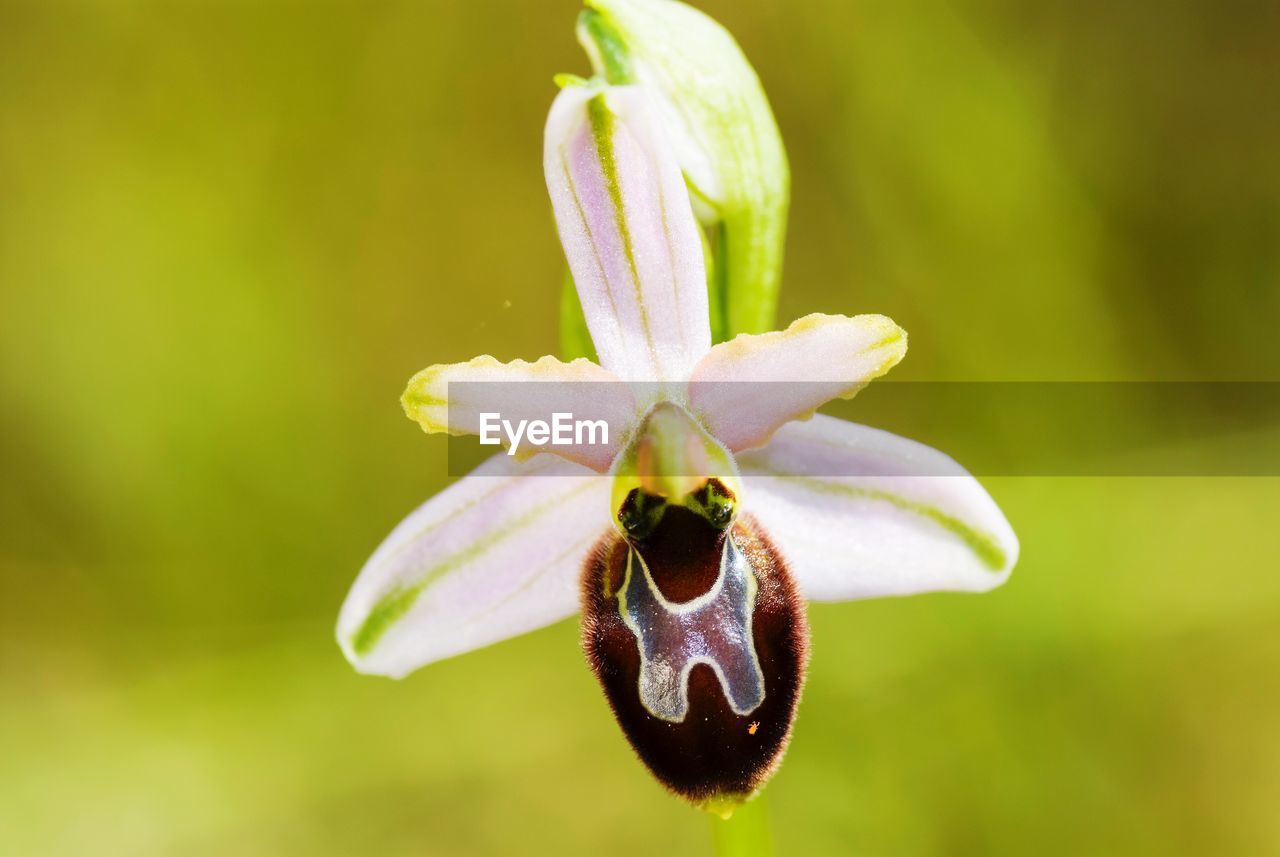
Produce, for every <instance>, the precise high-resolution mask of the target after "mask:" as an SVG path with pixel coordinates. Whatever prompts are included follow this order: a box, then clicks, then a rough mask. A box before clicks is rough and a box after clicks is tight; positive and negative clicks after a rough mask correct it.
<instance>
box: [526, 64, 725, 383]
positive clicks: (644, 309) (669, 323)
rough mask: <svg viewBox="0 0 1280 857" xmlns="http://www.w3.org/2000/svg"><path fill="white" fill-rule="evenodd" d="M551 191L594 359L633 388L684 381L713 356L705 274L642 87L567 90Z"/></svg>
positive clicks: (673, 166) (556, 113) (552, 159)
mask: <svg viewBox="0 0 1280 857" xmlns="http://www.w3.org/2000/svg"><path fill="white" fill-rule="evenodd" d="M544 167H545V170H546V179H547V190H548V191H549V192H550V194H551V203H552V206H553V208H554V209H555V215H556V225H557V226H558V228H559V231H560V241H561V242H562V243H563V245H564V252H565V256H566V257H567V259H568V262H569V268H570V270H571V271H572V272H573V279H574V282H575V283H576V284H577V288H578V297H579V298H580V300H581V301H582V309H583V313H584V315H585V317H586V320H587V327H588V329H589V330H590V331H591V338H592V340H593V341H594V342H595V346H596V352H597V354H599V356H600V362H601V364H602V365H604V366H605V368H607V369H609V370H611V371H613V372H615V373H616V374H618V375H619V376H621V377H622V378H624V379H625V380H628V381H645V380H664V381H665V380H675V379H681V380H682V379H684V378H687V377H688V373H689V370H690V369H691V368H692V367H693V364H694V363H695V362H697V360H698V359H699V358H700V357H702V355H703V354H705V353H706V351H707V349H708V348H710V347H711V332H710V322H709V319H708V315H707V281H706V269H705V266H704V263H703V257H702V243H701V238H700V237H699V234H698V227H697V224H696V223H695V222H694V218H693V209H692V206H691V203H690V201H689V193H688V191H687V189H686V188H685V184H684V178H683V177H682V175H681V172H680V166H679V164H678V163H677V162H676V157H675V153H674V151H673V150H672V148H671V146H670V144H669V143H668V142H667V141H666V139H665V138H664V136H663V131H662V129H661V127H660V126H659V125H658V123H657V121H656V119H655V116H654V113H653V108H652V107H651V106H650V104H649V101H648V98H647V96H646V95H645V94H644V92H643V91H642V90H640V89H639V88H637V87H630V86H628V87H596V86H579V85H573V86H567V87H565V89H563V90H562V91H561V92H560V95H559V96H558V97H557V98H556V100H555V103H554V104H553V105H552V106H551V114H550V116H549V117H548V118H547V128H546V139H545V147H544Z"/></svg>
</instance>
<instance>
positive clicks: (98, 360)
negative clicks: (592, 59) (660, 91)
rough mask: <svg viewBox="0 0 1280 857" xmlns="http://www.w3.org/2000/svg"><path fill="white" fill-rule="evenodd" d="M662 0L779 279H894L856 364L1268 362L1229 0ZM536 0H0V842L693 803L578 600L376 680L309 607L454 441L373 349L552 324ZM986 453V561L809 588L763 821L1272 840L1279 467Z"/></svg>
mask: <svg viewBox="0 0 1280 857" xmlns="http://www.w3.org/2000/svg"><path fill="white" fill-rule="evenodd" d="M703 8H705V9H706V10H707V11H709V12H711V13H712V14H714V15H715V16H716V17H718V18H719V19H720V20H721V21H722V22H723V23H725V24H726V25H727V26H728V27H729V29H730V30H731V31H732V32H733V33H734V34H735V35H736V36H737V37H738V39H739V41H740V42H741V43H742V45H743V46H744V48H745V49H746V51H747V54H748V56H749V57H750V58H751V59H752V61H753V63H754V64H755V66H756V68H757V69H758V71H759V72H760V75H761V77H762V78H763V80H764V83H765V86H766V88H767V90H768V92H769V94H770V97H771V99H772V102H773V105H774V108H775V110H776V112H777V115H778V119H779V122H780V124H781V126H782V130H783V134H784V137H785V139H786V141H787V144H788V149H789V152H790V155H791V160H792V165H793V171H794V195H793V199H794V204H793V209H792V228H791V233H790V239H789V247H788V254H789V255H788V266H787V272H786V287H785V289H784V293H783V312H782V315H783V317H784V318H783V319H782V320H783V321H787V320H790V318H793V317H796V316H799V315H802V314H805V313H808V312H812V311H827V312H846V313H850V312H872V311H873V312H882V313H886V314H888V315H890V316H892V317H893V318H894V319H895V320H897V321H898V322H899V323H900V324H902V325H903V326H904V327H905V328H906V329H907V330H909V331H910V333H911V337H912V339H911V354H910V355H909V357H908V359H907V360H906V361H905V362H904V363H903V364H902V366H900V367H899V368H898V369H897V370H895V376H896V377H899V378H912V379H930V380H985V381H995V380H1010V379H1018V380H1038V379H1057V380H1084V379H1089V380H1133V379H1179V380H1215V379H1237V380H1242V379H1253V380H1266V379H1270V380H1277V379H1278V378H1280V337H1278V336H1277V335H1276V327H1277V322H1280V157H1277V153H1278V152H1280V110H1277V106H1276V101H1275V95H1276V92H1278V91H1280V60H1278V59H1277V56H1278V54H1277V51H1276V47H1275V46H1276V44H1277V42H1278V41H1280V6H1277V5H1276V4H1275V3H1274V2H1270V0H1257V2H1255V0H1240V2H1233V3H1214V2H1211V0H1165V2H1154V0H1145V2H1132V3H1115V2H1102V0H1082V2H1079V1H1078V2H1067V0H1053V2H1047V3H1039V4H1030V5H1028V4H1021V3H1014V2H1009V0H954V2H940V0H854V2H842V0H812V2H805V3H796V2H784V0H752V2H742V0H738V2H735V0H714V2H713V0H708V2H706V3H705V4H703ZM576 10H577V5H576V4H575V2H573V0H554V2H551V1H550V0H538V2H534V0H495V2H487V3H473V2H465V0H452V2H408V0H405V2H371V3H363V2H362V3H357V2H335V0H323V1H322V2H315V3H305V2H280V0H269V2H247V0H245V1H244V2H236V1H235V0H226V2H213V0H208V2H148V0H132V2H131V0H116V2H112V1H111V0H100V2H87V0H86V1H84V2H81V1H80V0H74V1H73V0H53V2H45V0H17V2H15V0H2V2H0V409H2V414H3V419H2V420H0V544H2V548H0V853H3V854H6V855H8V854H13V855H29V854H31V855H42V854H74V855H84V854H129V855H156V854H184V855H203V854H217V855H223V854H236V855H279V854H307V855H317V854H379V855H400V854H404V855H409V854H414V855H420V854H432V855H435V854H446V855H452V854H460V855H471V854H479V855H483V854H505V853H562V854H579V853H580V854H597V853H608V854H616V855H627V854H648V853H665V854H675V855H680V854H701V853H706V851H707V850H708V849H709V847H710V832H709V830H708V823H707V821H706V820H705V819H704V818H703V817H702V816H701V815H700V814H699V813H697V812H695V811H692V810H689V809H687V808H685V807H684V806H682V805H680V804H678V803H677V802H675V801H674V800H672V799H670V798H668V797H666V796H665V795H664V794H663V793H662V792H661V790H660V789H659V787H658V786H657V785H655V784H654V782H653V781H652V780H651V779H650V778H649V777H648V775H647V774H646V773H645V771H644V770H643V769H642V768H641V766H640V765H639V764H638V763H637V762H635V761H634V759H633V758H632V756H631V752H630V750H629V749H628V747H627V745H626V743H625V742H624V740H623V739H622V737H621V735H620V733H619V732H618V730H617V728H616V727H615V725H614V724H613V722H612V720H611V718H610V716H609V714H608V710H607V707H606V705H605V702H604V700H603V698H602V697H601V696H600V694H599V693H598V691H597V690H596V687H595V684H594V680H593V679H592V677H591V676H590V674H589V673H588V671H587V669H586V667H585V664H584V662H583V658H582V655H581V653H580V651H579V649H578V643H577V630H576V627H575V626H574V625H573V624H572V623H568V622H566V623H563V624H561V625H559V626H556V627H553V628H550V629H547V630H545V631H541V632H538V633H536V634H533V635H531V636H529V637H525V638H522V639H518V640H514V641H511V642H507V643H503V644H501V645H498V646H495V647H493V648H491V649H488V650H485V651H482V652H478V653H475V654H471V655H467V656H464V657H460V658H457V659H454V660H451V661H447V662H444V663H441V664H438V665H436V666H433V667H431V668H428V669H426V670H424V671H422V672H420V673H418V674H416V675H414V676H413V677H411V678H409V679H407V680H405V681H403V682H398V683H397V682H391V681H387V680H381V679H374V678H365V677H360V676H357V675H356V674H355V673H354V672H352V670H351V669H350V668H349V667H348V666H347V664H346V663H345V662H344V661H343V659H342V657H341V655H340V653H339V651H338V649H337V647H336V645H335V644H334V643H333V640H332V626H333V623H334V620H335V618H336V615H337V609H338V606H339V604H340V603H341V601H342V598H343V596H344V594H345V592H346V590H347V587H348V586H349V585H350V583H351V581H352V579H353V578H354V576H355V573H356V571H357V570H358V569H359V567H360V565H361V563H362V562H363V561H364V559H365V558H366V556H367V555H368V554H369V552H370V551H371V550H372V549H373V547H374V546H375V545H376V544H377V543H378V541H379V540H380V539H381V538H382V537H383V536H384V535H385V534H386V533H387V532H388V531H389V530H390V528H391V526H392V525H393V524H395V523H396V522H397V521H398V520H399V519H400V518H401V517H402V516H403V515H404V514H405V513H407V512H408V511H409V510H410V509H411V508H413V507H414V506H415V505H416V504H417V503H419V502H420V501H421V500H422V499H424V498H425V497H427V496H428V495H430V494H431V493H432V492H434V491H436V490H437V489H439V488H440V487H441V486H442V485H444V484H445V483H446V481H447V477H446V475H445V464H444V461H445V442H444V441H443V440H442V439H439V438H426V437H423V436H422V434H421V432H420V431H419V430H418V429H417V428H416V427H415V426H413V425H412V424H411V423H409V422H408V421H406V420H405V419H404V417H403V415H402V414H401V412H400V408H399V406H398V404H397V397H398V396H399V394H400V392H401V390H402V387H403V384H404V382H405V381H406V380H407V379H408V378H409V376H410V375H411V374H412V373H413V372H415V371H416V370H418V369H419V368H421V367H423V366H425V365H427V364H430V363H435V362H443V361H452V360H461V359H467V358H469V357H471V356H473V355H475V354H479V353H484V352H491V353H493V354H495V355H498V356H499V357H501V358H504V359H510V358H514V357H517V356H520V357H526V358H534V357H537V356H539V355H541V354H543V353H548V352H553V351H554V350H555V347H556V342H557V339H556V329H555V323H556V318H557V310H556V298H557V294H558V288H559V283H560V277H561V273H562V267H563V259H562V257H561V255H560V250H559V248H558V245H557V242H556V240H555V234H554V229H553V226H552V221H551V216H550V210H549V205H548V203H547V201H546V199H545V194H544V189H543V186H542V175H541V166H540V157H541V155H540V153H541V130H542V120H543V117H544V115H545V111H546V109H547V107H548V105H549V104H550V101H551V98H552V97H553V94H554V91H553V87H552V84H551V76H552V74H553V73H555V72H559V71H578V72H581V71H584V70H585V69H586V63H585V60H584V59H583V58H582V56H581V55H580V52H579V50H578V48H577V46H576V44H575V43H574V40H573V37H572V25H573V20H574V16H575V14H576ZM1020 430H1025V429H1020ZM1006 440H1007V439H1003V438H1002V437H1000V436H999V433H998V432H996V433H993V435H992V437H991V438H990V443H991V444H993V445H998V444H1001V443H1004V442H1006ZM986 483H987V485H988V487H989V488H990V490H991V491H992V493H993V494H994V495H995V497H996V499H997V500H998V501H999V502H1000V503H1001V505H1002V506H1003V507H1004V509H1005V511H1006V512H1007V514H1008V516H1009V518H1010V520H1011V521H1012V522H1013V524H1014V527H1015V528H1016V529H1017V531H1018V533H1019V535H1020V537H1021V539H1022V544H1023V559H1022V562H1021V564H1020V565H1019V567H1018V569H1017V570H1016V571H1015V573H1014V576H1013V579H1012V580H1011V582H1010V583H1009V584H1008V585H1007V586H1006V587H1005V588H1004V589H1002V590H998V591H997V592H994V593H992V594H990V595H986V596H982V597H973V596H959V595H933V596H926V597H919V598H912V599H903V600H893V601H881V602H864V603H856V604H841V605H819V606H816V607H814V608H813V610H812V611H811V616H812V622H813V632H814V645H813V653H814V655H813V664H812V672H811V676H810V680H809V685H808V690H807V694H806V697H805V699H804V702H803V703H802V706H801V711H800V716H799V720H798V723H797V726H796V732H795V739H794V741H793V743H792V747H791V751H790V753H789V756H788V758H787V761H786V764H785V765H784V766H783V768H782V770H781V773H780V774H779V775H778V777H777V778H776V779H775V780H774V782H773V784H772V785H771V786H770V788H769V789H768V797H769V799H770V802H771V805H772V814H773V826H774V835H775V838H776V840H777V844H778V848H779V850H780V851H781V852H782V853H786V854H826V853H832V854H834V853H850V854H876V855H914V854H956V855H970V854H1016V855H1025V854H1046V855H1054V854H1062V855H1076V854H1085V853H1088V854H1161V855H1168V854H1194V855H1202V854H1214V855H1223V854H1242V855H1256V854H1263V853H1277V852H1280V813H1277V812H1276V811H1275V808H1276V806H1277V805H1278V804H1280V730H1278V729H1277V728H1276V727H1277V724H1278V723H1280V633H1277V629H1278V628H1280V575H1277V570H1278V569H1280V527H1277V526H1276V523H1275V521H1276V516H1277V513H1280V484H1278V483H1277V480H1274V479H1261V478H1258V479H1207V478H1163V479H1157V478H1146V479H1117V478H1111V479H1100V478H1099V479H1084V478H1080V479H1062V478H1033V477H1026V478H1001V479H989V480H986ZM602 798H603V799H602Z"/></svg>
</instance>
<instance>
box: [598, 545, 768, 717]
mask: <svg viewBox="0 0 1280 857" xmlns="http://www.w3.org/2000/svg"><path fill="white" fill-rule="evenodd" d="M637 569H638V573H637ZM757 588H758V586H757V584H756V578H755V574H754V573H753V572H752V570H751V566H750V564H749V563H748V562H747V558H746V556H745V555H743V553H742V551H741V550H740V549H739V548H738V546H737V544H735V543H734V539H733V536H732V534H730V535H729V536H728V537H727V538H725V540H724V552H723V553H722V554H721V556H720V573H719V575H718V576H717V577H716V582H715V584H714V585H713V586H712V587H711V589H710V590H708V591H707V592H706V593H705V594H703V595H700V596H698V597H697V598H695V599H693V600H692V601H686V602H684V603H682V604H678V603H673V602H671V601H668V600H667V599H666V598H664V597H663V595H662V592H661V591H659V589H658V587H657V586H656V585H655V584H654V582H653V577H652V576H651V575H650V574H649V567H648V566H647V565H646V564H645V561H644V558H643V557H642V556H640V554H639V552H638V551H637V550H636V549H635V548H634V547H629V548H628V551H627V573H626V579H625V580H624V581H623V582H622V588H621V589H620V590H619V592H618V611H619V613H620V614H621V615H622V621H623V622H625V623H626V624H627V627H628V628H630V629H631V631H632V633H634V634H635V635H636V642H637V643H638V644H639V646H640V682H639V691H640V703H641V704H642V705H643V706H644V707H645V709H646V710H647V711H648V712H649V713H650V714H652V715H653V716H654V717H657V718H659V719H661V720H666V721H669V722H671V723H683V722H684V718H685V716H686V715H687V714H688V713H689V673H690V671H692V670H693V668H694V666H695V665H697V664H706V665H707V666H709V667H711V669H712V670H713V671H714V672H715V674H716V677H717V678H718V679H719V680H720V687H721V689H722V690H723V691H724V695H725V698H726V699H727V700H728V702H729V707H730V708H732V709H733V712H734V713H735V714H737V715H739V716H745V715H747V714H750V713H751V712H752V711H755V710H756V709H757V708H758V707H759V706H760V703H762V702H764V674H763V673H762V672H761V670H760V660H759V658H757V657H756V647H755V641H754V640H753V638H752V634H751V619H752V615H753V614H754V612H755V603H756V590H757Z"/></svg>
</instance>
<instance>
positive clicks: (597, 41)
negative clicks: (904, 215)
mask: <svg viewBox="0 0 1280 857" xmlns="http://www.w3.org/2000/svg"><path fill="white" fill-rule="evenodd" d="M578 40H579V41H580V42H581V43H582V45H583V47H584V48H585V49H586V51H587V54H588V56H589V57H590V58H591V63H592V65H593V67H594V69H595V72H596V74H597V75H598V76H600V77H602V78H604V80H605V81H606V82H608V83H610V84H614V85H623V84H636V85H639V86H642V87H644V88H645V90H646V91H647V92H648V93H649V94H650V96H651V98H652V99H653V101H654V102H655V104H656V106H657V107H658V109H659V115H660V116H661V121H662V123H663V125H664V129H665V130H666V132H667V135H668V137H669V138H670V140H671V141H672V144H673V145H674V146H675V148H676V150H677V158H678V160H679V162H680V167H681V169H682V171H683V172H684V176H685V181H686V182H687V184H688V187H689V192H690V196H691V198H692V201H693V208H694V213H695V214H696V215H697V218H698V221H699V223H700V225H701V226H702V228H703V230H704V234H705V238H706V240H707V242H708V246H709V248H710V252H709V253H708V262H709V264H708V266H707V270H708V273H709V275H710V278H709V282H708V288H709V289H710V292H711V301H710V303H711V307H712V317H711V327H712V336H713V339H714V340H715V341H717V342H720V341H724V340H726V339H731V338H732V337H734V336H736V335H738V334H739V333H762V332H764V331H767V330H772V329H773V327H774V321H775V315H776V308H777V301H778V288H779V285H780V282H781V274H782V254H783V243H784V240H785V236H786V220H787V205H788V200H789V196H790V184H791V178H790V171H789V169H788V167H787V157H786V152H785V150H784V149H783V146H782V137H781V134H780V133H779V132H778V125H777V122H776V121H775V120H774V117H773V112H772V111H771V110H770V108H769V102H768V99H767V98H766V97H765V94H764V90H763V88H761V86H760V80H759V78H758V77H757V76H756V73H755V71H754V70H753V69H752V68H751V65H750V64H749V63H748V62H747V59H746V57H745V56H744V55H743V53H742V50H741V48H739V47H738V44H737V42H735V41H734V39H733V37H732V36H731V35H729V33H728V31H726V30H725V29H724V28H723V27H722V26H720V25H719V24H718V23H716V22H715V21H714V20H712V19H711V18H709V17H707V16H706V15H704V14H703V13H701V12H699V11H697V10H696V9H693V8H692V7H690V6H686V5H685V4H683V3H679V2H676V0H587V9H586V10H584V11H583V12H582V14H581V15H580V16H579V19H578Z"/></svg>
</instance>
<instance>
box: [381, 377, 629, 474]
mask: <svg viewBox="0 0 1280 857" xmlns="http://www.w3.org/2000/svg"><path fill="white" fill-rule="evenodd" d="M401 403H402V404H403V405H404V410H405V413H406V414H408V415H409V418H410V419H412V420H415V421H416V422H417V423H418V424H419V425H421V426H422V429H423V431H426V432H429V433H434V432H449V433H450V434H477V435H478V434H480V433H481V428H482V426H481V415H483V414H489V415H490V416H489V418H488V419H489V422H490V424H491V425H492V422H493V420H494V419H495V416H494V415H496V416H497V418H500V419H501V420H506V421H508V422H510V423H511V424H512V425H513V426H516V425H517V424H518V423H519V422H520V421H521V420H528V421H533V420H541V421H543V422H546V423H548V425H550V424H552V423H553V422H554V420H555V415H556V414H561V415H566V416H567V417H571V418H572V419H574V420H589V421H593V422H594V421H597V420H603V421H604V422H605V424H606V425H607V427H608V430H607V432H604V433H601V432H599V431H595V432H592V433H590V434H588V433H585V432H584V433H581V438H582V440H583V441H587V440H590V441H591V442H590V443H587V442H583V443H577V442H574V443H569V444H557V445H553V446H547V447H544V449H545V451H547V452H553V453H555V454H556V455H559V456H560V457H562V458H566V459H569V460H570V461H575V462H577V463H579V464H584V465H586V466H587V467H590V468H592V469H593V470H597V471H600V472H604V471H605V470H607V469H608V468H609V464H610V463H611V462H612V461H613V459H614V456H616V455H617V453H618V449H619V444H620V442H621V440H622V435H623V433H624V432H625V430H626V429H627V427H628V426H629V425H630V424H631V423H632V422H633V421H634V420H635V418H636V404H635V400H634V398H633V395H632V390H631V389H630V388H629V386H628V385H627V384H624V383H622V382H621V381H619V380H618V378H617V377H616V376H615V375H613V374H611V373H610V372H608V371H606V370H604V369H601V368H600V367H599V366H597V365H596V364H594V363H592V362H591V361H589V360H581V359H579V360H574V361H572V362H570V363H563V362H561V361H559V360H556V359H555V358H554V357H543V358H542V359H540V360H538V361H537V362H535V363H528V362H526V361H524V360H515V361H512V362H511V363H500V362H498V361H497V360H496V359H494V358H493V357H490V356H488V355H484V356H481V357H477V358H475V359H474V360H471V361H468V362H467V363H446V364H439V365H436V366H429V367H427V368H426V369H423V370H422V371H421V372H419V373H418V374H417V375H414V376H413V378H412V379H411V380H410V381H409V386H408V387H407V388H406V389H405V391H404V395H403V396H402V397H401ZM498 434H499V435H500V440H501V441H502V443H503V445H504V446H507V445H509V444H508V443H507V440H506V435H505V434H503V433H502V432H501V430H499V431H498ZM492 435H493V432H492V431H491V432H490V436H491V437H492ZM522 450H523V451H525V452H534V451H537V450H536V449H534V448H532V446H531V445H530V444H529V443H527V442H526V443H525V445H524V446H523V447H520V446H518V445H517V452H519V451H522Z"/></svg>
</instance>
